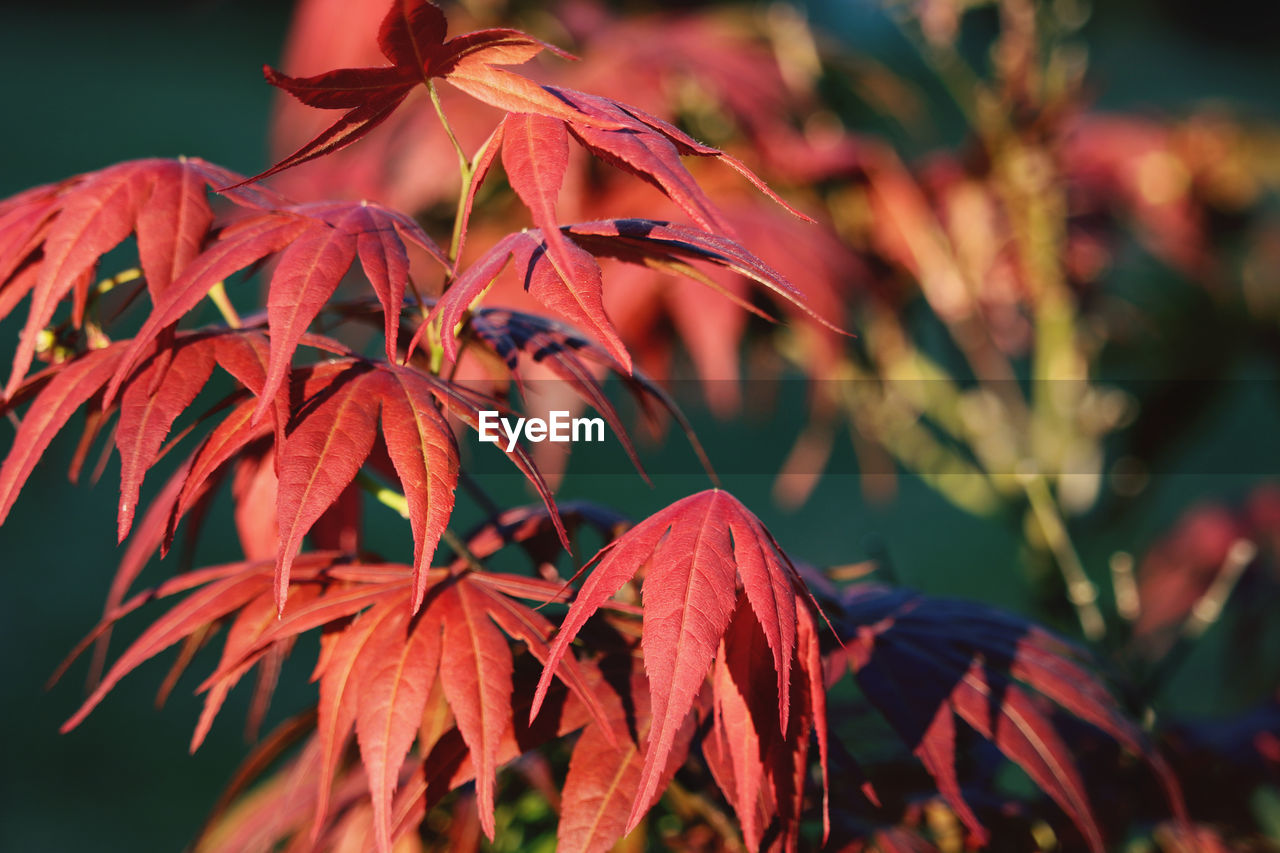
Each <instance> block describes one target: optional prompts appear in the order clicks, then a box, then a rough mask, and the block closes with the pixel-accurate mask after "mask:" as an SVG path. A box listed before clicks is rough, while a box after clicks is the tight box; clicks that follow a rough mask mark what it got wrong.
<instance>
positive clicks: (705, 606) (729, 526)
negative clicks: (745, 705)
mask: <svg viewBox="0 0 1280 853" xmlns="http://www.w3.org/2000/svg"><path fill="white" fill-rule="evenodd" d="M766 555H767V556H766ZM596 560H598V561H599V564H598V565H597V566H596V567H595V569H594V570H593V571H592V572H591V574H590V575H589V576H588V577H587V580H586V581H585V582H584V584H583V586H582V590H581V591H580V592H579V594H578V598H577V599H576V600H575V601H574V604H573V606H572V607H571V608H570V610H569V613H568V615H567V616H566V617H565V620H564V623H563V624H562V625H561V629H560V633H559V634H558V635H557V636H556V640H555V643H554V644H553V645H552V648H551V656H550V658H549V659H548V662H547V667H546V668H545V669H544V672H543V676H542V681H541V682H540V684H539V688H538V692H537V693H536V694H535V696H534V704H533V713H534V714H536V713H537V709H538V707H539V705H540V702H541V699H542V696H543V695H544V692H545V689H546V686H547V684H548V683H549V679H550V672H551V667H553V666H554V665H555V664H556V663H557V662H558V661H559V659H560V657H561V656H562V655H563V654H564V653H565V651H566V650H567V648H568V644H569V643H570V642H572V640H573V638H574V637H575V636H576V635H577V633H578V631H579V629H581V627H582V626H583V624H584V623H585V622H586V620H587V619H588V618H589V617H590V616H591V614H592V613H594V612H595V611H596V610H597V609H598V608H599V607H600V606H601V605H602V604H604V603H605V601H606V600H608V599H609V598H610V597H611V596H612V595H613V594H614V593H615V592H617V591H618V589H620V588H621V587H622V585H623V584H624V583H625V582H626V581H627V580H629V579H630V578H631V577H632V576H633V575H635V574H636V572H637V571H639V570H640V569H641V568H644V569H645V572H646V574H645V580H644V586H643V590H642V596H643V604H644V627H643V636H642V646H643V648H644V658H645V670H646V672H647V673H648V677H649V691H650V696H651V702H652V709H653V728H652V729H651V731H650V733H649V742H648V746H647V749H646V753H645V765H644V771H643V774H642V782H641V785H640V789H639V792H638V794H637V796H636V799H635V800H634V801H633V804H632V811H631V816H630V818H629V820H628V830H629V829H632V828H634V827H635V825H636V824H637V823H638V822H639V820H640V818H641V817H642V816H643V815H644V812H645V811H647V809H648V804H649V802H650V800H651V798H652V796H653V794H654V792H655V790H656V788H657V785H658V784H659V781H660V774H661V771H662V768H664V767H665V763H666V758H667V755H668V753H669V752H670V750H671V746H672V744H673V743H674V740H675V736H676V733H677V732H678V731H679V729H680V726H681V725H682V724H683V721H684V719H685V717H686V716H687V715H688V712H689V711H690V709H691V708H692V707H693V702H694V699H695V698H696V696H697V694H698V691H699V689H700V687H701V684H702V682H703V679H704V678H705V676H706V674H707V672H708V671H709V670H710V668H711V663H712V659H713V658H714V656H715V651H716V648H717V646H718V645H719V643H720V640H721V637H722V636H723V635H724V632H725V630H726V629H727V628H728V626H729V622H730V617H731V616H732V614H733V610H734V605H735V602H736V601H737V599H738V588H739V583H740V581H741V582H744V585H745V581H746V578H747V577H751V578H752V581H751V584H750V588H753V589H755V594H754V595H752V594H751V593H750V592H748V595H747V598H748V601H749V603H750V606H751V609H752V612H753V613H754V614H755V617H756V618H757V619H758V620H759V623H760V625H761V626H762V628H763V631H764V634H765V636H766V637H768V638H769V641H768V642H769V646H770V648H771V649H772V652H773V657H774V667H775V671H776V673H777V676H778V682H777V683H778V689H777V691H776V694H775V695H778V701H777V707H778V709H779V714H780V718H781V719H782V720H784V721H785V720H786V719H787V708H788V707H789V702H788V698H789V696H790V679H789V677H788V673H789V672H790V665H791V660H792V656H793V654H794V651H795V649H794V644H795V614H794V603H792V610H790V611H788V610H787V609H786V608H785V607H782V606H780V605H779V602H778V601H776V600H774V598H773V595H772V594H771V593H772V592H773V591H774V590H775V589H776V588H777V584H778V583H781V584H783V585H786V586H789V585H791V584H798V583H799V581H798V580H797V579H796V576H795V574H794V569H793V568H792V567H791V566H790V563H789V562H788V561H787V559H786V557H785V556H784V555H782V554H781V552H780V551H778V549H777V545H776V544H774V543H773V540H772V538H771V537H769V535H768V533H767V531H765V530H764V528H763V526H762V525H760V522H759V520H758V519H756V518H755V516H754V515H752V514H751V513H750V512H749V511H747V509H746V508H745V507H743V506H742V504H740V503H738V501H736V500H735V499H734V498H732V497H731V496H729V495H728V494H727V493H725V492H722V491H720V490H718V489H717V490H711V491H707V492H702V493H699V494H696V495H693V496H691V497H688V498H685V499H683V500H681V501H677V502H676V503H674V504H672V505H671V506H669V507H667V508H666V509H664V510H662V511H660V512H658V513H656V514H654V515H652V516H650V517H649V518H648V519H646V520H645V521H643V522H641V523H640V524H638V525H636V526H635V527H634V528H632V529H631V530H630V531H628V532H627V533H626V534H625V535H623V536H622V537H620V538H619V539H617V540H616V541H614V542H612V543H610V544H609V545H607V546H605V548H604V549H602V550H601V551H600V553H598V554H597V555H596V556H595V557H593V558H592V561H591V562H595V561H596ZM744 567H745V569H746V576H743V568H744ZM774 574H778V575H779V577H777V578H775V577H773V575H774ZM766 591H768V593H770V594H766Z"/></svg>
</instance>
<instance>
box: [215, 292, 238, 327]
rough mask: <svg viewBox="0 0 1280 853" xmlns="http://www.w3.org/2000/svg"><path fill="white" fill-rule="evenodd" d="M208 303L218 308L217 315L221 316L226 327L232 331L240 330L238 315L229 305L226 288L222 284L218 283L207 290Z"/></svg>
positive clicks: (233, 307)
mask: <svg viewBox="0 0 1280 853" xmlns="http://www.w3.org/2000/svg"><path fill="white" fill-rule="evenodd" d="M209 301H211V302H212V303H213V304H214V305H215V306H217V308H218V313H219V314H221V315H222V319H223V320H225V321H226V323H227V325H228V326H230V327H231V328H233V329H238V328H240V315H239V314H237V313H236V309H235V306H233V305H232V304H231V300H230V299H229V298H228V297H227V288H226V286H225V285H224V284H223V283H222V282H218V283H217V284H215V285H214V286H213V287H211V288H209Z"/></svg>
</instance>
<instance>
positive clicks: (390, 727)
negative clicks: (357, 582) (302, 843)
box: [356, 610, 448, 853]
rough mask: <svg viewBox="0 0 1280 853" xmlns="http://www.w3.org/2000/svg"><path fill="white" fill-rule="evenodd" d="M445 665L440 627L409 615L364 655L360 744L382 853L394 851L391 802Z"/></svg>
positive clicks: (385, 628) (391, 623)
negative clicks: (429, 696) (439, 667)
mask: <svg viewBox="0 0 1280 853" xmlns="http://www.w3.org/2000/svg"><path fill="white" fill-rule="evenodd" d="M446 642H447V638H446ZM447 658H448V653H447V652H446V653H445V659H447ZM441 662H442V661H441V644H440V625H439V623H438V622H437V621H436V620H435V619H430V618H422V619H416V620H414V619H411V618H410V614H409V612H408V611H407V610H400V611H399V614H398V616H396V617H392V618H389V619H385V620H383V621H382V622H380V623H379V624H378V625H377V627H376V628H375V629H374V632H373V634H372V635H371V636H370V638H369V640H368V643H367V645H366V646H365V648H364V650H363V651H362V653H361V654H360V663H359V665H358V671H357V676H356V677H357V679H358V682H357V683H358V685H359V690H360V698H359V702H358V703H357V709H356V738H357V740H358V741H359V742H360V757H361V758H362V759H363V761H364V765H365V770H366V772H367V773H368V776H369V790H370V792H372V794H373V813H374V818H373V819H374V831H375V835H376V839H377V843H378V849H379V850H380V851H382V853H390V850H391V797H392V794H394V793H395V788H396V782H397V780H398V779H399V776H400V767H401V765H402V764H403V763H404V758H405V756H406V755H407V754H408V752H409V747H410V746H412V745H413V740H414V738H415V737H416V736H417V734H418V726H419V725H420V724H421V723H422V711H423V709H424V708H425V707H426V704H427V694H428V693H429V692H430V690H431V684H432V682H433V681H435V676H436V666H437V664H440V663H441Z"/></svg>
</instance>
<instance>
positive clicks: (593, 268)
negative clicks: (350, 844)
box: [433, 219, 847, 371]
mask: <svg viewBox="0 0 1280 853" xmlns="http://www.w3.org/2000/svg"><path fill="white" fill-rule="evenodd" d="M557 230H558V231H559V232H561V233H562V234H564V235H567V236H569V237H571V238H572V240H571V241H566V242H565V243H564V245H563V246H562V249H563V251H565V252H566V253H567V254H568V255H569V256H570V257H571V258H572V259H573V261H572V263H573V267H572V271H571V273H570V274H569V275H565V274H564V273H563V271H562V269H561V268H560V267H558V266H557V265H556V264H555V262H554V261H553V260H552V250H551V248H550V242H549V241H548V239H547V238H546V237H545V236H544V234H543V232H542V231H541V230H539V229H529V230H527V231H521V232H519V233H516V234H509V235H508V236H506V237H504V238H503V239H502V240H500V241H498V243H496V244H495V245H494V246H493V248H491V249H490V250H489V251H488V252H486V253H485V254H484V255H483V256H481V257H480V258H479V259H477V260H476V261H475V262H474V263H473V264H472V265H471V266H470V267H468V268H467V270H466V271H465V272H464V273H463V274H462V275H460V276H458V278H457V279H456V280H455V281H454V282H453V284H452V285H451V286H450V287H449V289H448V291H446V292H445V294H444V296H443V297H441V299H440V301H439V302H438V303H437V305H436V307H435V309H434V310H433V315H436V314H438V315H439V316H440V317H441V318H442V319H441V322H442V324H443V328H444V329H446V330H453V329H456V328H458V327H459V325H460V324H461V322H462V320H463V318H464V317H465V315H466V313H467V311H468V310H470V309H471V308H472V307H473V306H474V305H475V304H476V302H477V300H479V299H480V298H481V297H482V296H483V295H484V293H485V292H486V291H487V290H488V288H489V287H490V286H491V285H492V284H493V282H494V280H495V279H496V278H497V277H498V275H499V274H501V273H502V271H503V269H505V268H506V266H507V262H508V259H510V260H511V262H512V266H513V268H514V269H515V272H516V274H517V276H518V277H519V280H520V281H521V282H522V283H523V285H524V287H525V288H526V289H527V290H528V291H529V292H530V293H531V294H532V295H533V297H534V298H535V299H537V300H538V301H539V302H541V303H542V304H544V305H546V306H547V307H548V308H550V309H552V310H554V311H556V312H557V313H559V314H560V315H562V316H563V317H565V318H566V319H568V320H569V321H570V322H571V323H573V324H574V325H576V326H578V327H580V328H583V329H585V330H587V331H589V332H590V333H591V334H592V335H593V336H594V337H595V338H596V339H597V340H599V341H600V342H601V343H602V344H604V346H605V348H606V349H607V350H608V351H609V353H610V355H612V356H613V357H614V358H616V359H617V360H618V361H619V362H620V363H621V364H622V365H623V366H624V367H625V368H626V369H627V370H628V371H630V370H631V356H630V355H629V354H628V352H627V349H626V347H625V346H624V345H623V344H622V341H621V339H620V338H619V337H618V333H617V330H616V329H615V327H614V325H613V321H612V320H610V319H609V316H608V315H607V314H606V313H605V309H604V299H603V279H602V274H601V271H600V266H599V265H598V264H597V263H596V261H595V256H599V257H609V258H616V259H618V260H621V261H624V262H627V263H632V264H640V265H654V264H659V265H665V266H666V267H667V268H669V269H672V270H673V271H682V272H684V273H685V274H688V275H690V276H691V277H694V278H695V279H696V280H698V281H701V282H702V283H704V284H707V285H708V286H710V287H712V288H716V284H715V283H714V282H713V281H711V280H709V279H707V278H706V277H705V276H701V275H699V274H698V273H697V271H696V270H693V268H692V267H691V266H690V265H689V264H687V263H685V262H686V261H690V260H692V261H698V262H702V263H707V264H711V265H713V266H716V267H720V268H722V269H725V270H728V271H731V272H735V273H738V274H739V275H742V276H745V277H747V278H750V279H752V280H753V281H756V282H757V283H759V284H761V285H763V286H764V287H766V288H767V289H769V290H770V291H772V292H773V293H774V294H776V295H777V296H779V297H780V298H782V299H783V300H784V301H786V302H787V303H789V304H791V305H793V306H794V307H796V308H797V309H799V310H800V311H801V312H803V313H804V314H806V315H807V316H809V317H811V318H813V319H814V320H815V321H817V322H818V323H820V324H822V325H823V326H826V327H827V328H829V329H832V330H833V331H837V332H839V333H840V334H847V333H845V332H843V331H842V330H840V329H839V328H837V327H836V326H834V325H832V324H831V323H830V322H828V321H827V320H825V319H823V318H822V317H820V316H819V315H818V314H817V313H816V312H814V311H813V310H812V309H811V308H810V307H809V306H808V304H807V302H806V301H805V297H804V294H803V293H802V292H801V291H800V290H799V289H797V288H796V286H795V285H794V284H792V283H791V282H790V281H788V280H787V279H786V278H785V277H784V276H783V275H782V274H781V273H779V272H777V271H776V270H774V269H773V268H772V267H770V266H769V265H768V264H766V263H764V261H762V260H760V259H759V258H757V257H756V256H755V255H753V254H752V253H751V252H750V251H748V250H747V249H746V248H744V247H743V246H742V245H740V244H739V243H737V242H736V241H734V240H732V239H730V238H728V237H724V236H721V235H718V234H712V233H710V232H708V231H703V230H701V229H698V228H691V227H689V226H686V225H677V224H673V223H670V222H659V221H654V220H647V219H607V220H601V221H597V222H583V223H577V224H574V225H566V226H562V227H561V228H559V229H557ZM691 270H693V271H692V272H691ZM719 292H720V293H722V294H723V295H725V296H726V297H727V298H728V299H730V300H731V301H733V302H734V303H735V304H737V305H739V306H740V307H742V308H743V309H744V310H747V311H750V312H752V313H754V314H757V315H760V316H763V317H765V318H766V319H772V318H771V317H769V315H768V314H765V313H764V312H762V311H760V310H759V309H758V308H755V307H754V306H752V305H751V304H750V303H749V302H747V301H745V300H744V299H742V298H740V297H738V296H736V295H735V294H733V293H730V292H728V291H725V290H720V291H719ZM444 352H445V356H446V358H448V359H450V360H456V359H457V354H458V343H457V338H456V337H455V336H454V335H452V334H446V335H445V336H444Z"/></svg>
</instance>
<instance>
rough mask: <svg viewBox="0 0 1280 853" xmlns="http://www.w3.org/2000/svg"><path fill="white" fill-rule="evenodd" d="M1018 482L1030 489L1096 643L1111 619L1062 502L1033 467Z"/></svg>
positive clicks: (1043, 529)
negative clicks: (1106, 615) (1073, 541)
mask: <svg viewBox="0 0 1280 853" xmlns="http://www.w3.org/2000/svg"><path fill="white" fill-rule="evenodd" d="M1018 482H1019V483H1020V484H1021V485H1022V490H1023V492H1025V493H1026V496H1027V500H1028V501H1029V502H1030V504H1031V511H1032V513H1033V514H1034V515H1035V517H1036V521H1037V522H1038V523H1039V525H1040V530H1041V532H1042V533H1043V534H1044V538H1045V542H1046V543H1047V544H1048V546H1049V550H1050V551H1052V552H1053V556H1054V560H1055V561H1056V562H1057V564H1058V569H1059V571H1061V572H1062V580H1063V582H1064V583H1066V585H1067V600H1069V601H1070V602H1071V604H1072V606H1073V607H1075V609H1076V616H1077V617H1078V618H1079V620H1080V630H1081V631H1082V632H1083V633H1084V636H1085V639H1087V640H1089V641H1091V642H1095V643H1096V642H1098V641H1100V640H1101V639H1102V638H1103V637H1105V636H1106V633H1107V623H1106V621H1105V620H1104V619H1103V618H1102V611H1101V610H1099V609H1098V588H1097V587H1096V586H1095V585H1094V583H1093V581H1091V580H1089V576H1088V575H1087V574H1086V573H1085V571H1084V566H1083V565H1082V564H1081V563H1080V555H1079V554H1077V553H1076V549H1075V546H1074V545H1072V544H1071V537H1070V536H1069V535H1068V533H1067V525H1066V523H1065V522H1063V520H1062V515H1061V514H1060V513H1059V512H1058V506H1057V504H1056V503H1055V502H1054V500H1053V495H1052V494H1050V492H1049V485H1048V483H1047V482H1046V481H1045V479H1044V477H1043V476H1041V475H1040V474H1038V473H1035V472H1030V471H1024V472H1019V474H1018Z"/></svg>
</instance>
